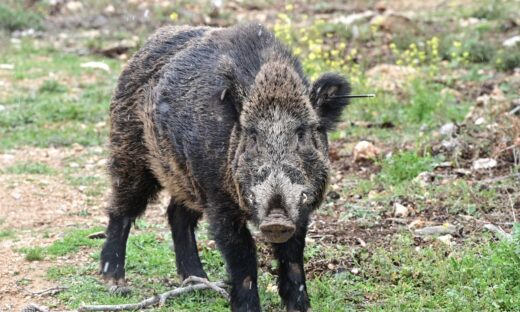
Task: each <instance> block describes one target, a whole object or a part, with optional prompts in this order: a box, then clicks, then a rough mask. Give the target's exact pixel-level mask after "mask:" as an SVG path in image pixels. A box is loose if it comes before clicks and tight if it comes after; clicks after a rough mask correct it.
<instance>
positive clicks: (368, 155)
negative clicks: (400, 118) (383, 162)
mask: <svg viewBox="0 0 520 312" xmlns="http://www.w3.org/2000/svg"><path fill="white" fill-rule="evenodd" d="M380 153H381V150H380V149H379V148H377V147H376V146H375V145H374V144H372V143H370V142H368V141H360V142H358V143H357V144H356V146H354V161H356V162H357V161H361V160H369V159H375V158H376V157H377V156H378V155H379V154H380Z"/></svg>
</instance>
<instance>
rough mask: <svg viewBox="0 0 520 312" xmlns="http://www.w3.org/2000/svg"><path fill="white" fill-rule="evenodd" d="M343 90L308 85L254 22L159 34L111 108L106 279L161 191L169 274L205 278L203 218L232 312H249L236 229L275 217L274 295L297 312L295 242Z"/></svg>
mask: <svg viewBox="0 0 520 312" xmlns="http://www.w3.org/2000/svg"><path fill="white" fill-rule="evenodd" d="M349 92H350V87H349V85H348V83H347V82H346V80H345V79H344V78H342V77H340V76H338V75H336V74H325V75H323V76H322V77H321V78H319V79H318V80H317V81H316V82H315V83H313V84H312V85H311V84H310V83H309V82H308V80H307V78H306V77H305V76H304V74H303V71H302V68H301V65H300V63H299V62H298V60H297V59H296V58H294V57H293V56H292V54H291V53H290V52H289V50H288V49H287V48H286V47H284V46H283V45H282V44H280V43H279V42H278V41H277V40H276V39H275V38H274V36H273V35H272V34H271V33H270V32H269V31H268V30H267V29H265V28H264V27H262V26H260V25H257V24H250V25H239V26H235V27H231V28H209V27H186V26H185V27H165V28H161V29H160V30H158V31H157V32H156V33H155V34H154V35H153V36H152V37H151V38H150V39H149V40H148V42H147V43H146V44H145V45H144V47H143V48H142V49H141V50H140V51H139V52H137V53H136V54H135V55H134V57H133V58H132V59H131V60H130V61H129V64H128V65H127V67H126V68H125V69H124V71H123V73H122V74H121V76H120V78H119V82H118V86H117V88H116V91H115V93H114V96H113V99H112V103H111V107H110V120H111V130H110V161H109V173H110V177H111V184H112V199H111V203H110V206H109V208H108V215H109V217H110V223H109V226H108V229H107V233H108V238H107V241H106V242H105V245H104V248H103V251H102V255H101V258H102V259H101V270H102V273H103V276H104V277H105V279H107V280H108V281H109V282H111V283H112V284H114V282H113V281H117V283H116V284H120V283H122V282H121V281H124V261H125V259H124V258H125V256H124V254H125V246H126V240H127V237H128V232H129V230H130V225H131V222H132V221H133V220H134V219H135V218H136V217H137V216H139V215H140V214H141V213H142V212H143V211H144V210H145V209H146V205H147V203H148V202H150V201H151V200H153V199H154V197H155V196H156V195H157V193H158V192H159V191H160V190H161V189H165V190H166V191H167V192H168V193H169V194H170V195H171V198H172V199H171V204H170V206H169V208H168V220H169V223H170V225H171V228H172V235H173V240H174V244H175V247H176V248H175V251H176V254H177V257H176V261H177V270H178V273H179V274H180V275H181V277H182V278H186V277H188V276H189V275H197V276H201V277H205V276H206V274H205V273H204V270H203V269H202V265H201V262H200V259H199V257H198V254H197V249H196V243H195V235H194V229H195V227H196V224H197V221H198V219H199V218H200V217H201V216H202V214H203V213H204V214H206V215H207V216H208V221H209V223H210V229H211V232H212V234H213V235H214V237H215V240H216V242H217V245H218V247H219V249H220V250H221V252H222V254H223V256H224V258H225V260H226V263H227V267H228V272H229V274H230V279H231V281H230V283H231V286H232V290H231V308H232V310H233V311H259V310H260V303H259V300H258V291H257V272H256V253H255V247H254V241H253V239H252V237H251V234H250V233H249V230H248V228H247V223H246V222H247V221H252V222H253V223H254V224H257V225H258V224H260V223H261V222H262V221H265V220H267V219H268V218H269V216H270V214H275V213H274V212H273V211H276V215H277V216H280V215H282V216H284V218H286V221H285V222H290V223H291V224H294V225H295V226H296V231H295V233H294V235H293V236H292V237H291V238H290V239H288V240H287V241H286V242H283V243H276V244H273V248H274V249H275V254H276V255H277V258H278V260H279V262H280V280H279V282H280V285H279V289H280V295H281V297H282V299H283V301H284V303H285V305H286V306H287V309H288V310H291V311H307V310H308V309H309V307H310V303H309V299H308V296H307V292H306V286H305V273H304V271H303V248H304V242H305V233H306V231H307V224H308V221H309V216H310V213H311V212H312V211H313V210H314V209H316V208H317V207H318V206H319V204H320V203H321V201H322V199H323V194H324V192H325V188H326V183H327V179H328V158H327V155H328V145H327V134H326V131H327V130H330V129H332V128H333V127H334V124H335V123H336V122H337V120H338V119H339V117H340V115H341V110H342V109H343V107H344V106H345V105H346V104H347V102H346V100H341V99H334V100H333V99H330V98H328V97H329V96H331V95H344V94H348V93H349ZM279 212H280V213H281V214H280V213H279ZM244 285H247V287H246V286H244Z"/></svg>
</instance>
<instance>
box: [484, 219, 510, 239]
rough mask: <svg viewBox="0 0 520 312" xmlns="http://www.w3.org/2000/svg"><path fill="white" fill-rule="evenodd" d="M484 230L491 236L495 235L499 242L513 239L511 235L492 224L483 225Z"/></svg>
mask: <svg viewBox="0 0 520 312" xmlns="http://www.w3.org/2000/svg"><path fill="white" fill-rule="evenodd" d="M484 228H485V229H486V230H488V231H490V232H492V233H493V234H495V235H496V236H497V237H498V238H499V239H501V240H511V239H513V235H511V234H509V233H507V232H506V231H504V230H502V228H501V227H499V226H496V225H494V224H491V223H489V224H484Z"/></svg>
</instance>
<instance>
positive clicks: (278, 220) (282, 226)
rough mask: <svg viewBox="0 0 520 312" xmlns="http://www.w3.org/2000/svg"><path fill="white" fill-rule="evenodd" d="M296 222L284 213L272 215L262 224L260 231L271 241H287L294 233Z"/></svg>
mask: <svg viewBox="0 0 520 312" xmlns="http://www.w3.org/2000/svg"><path fill="white" fill-rule="evenodd" d="M295 229H296V227H295V226H294V223H293V222H292V221H290V220H288V219H287V218H286V217H284V216H282V215H278V214H277V215H270V216H268V217H267V218H266V219H265V220H263V221H262V223H261V224H260V231H262V235H263V236H264V237H265V239H266V240H267V241H268V242H270V243H285V242H286V241H288V240H289V238H291V236H292V235H293V234H294V231H295Z"/></svg>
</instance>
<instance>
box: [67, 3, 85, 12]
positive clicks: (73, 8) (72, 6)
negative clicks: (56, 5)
mask: <svg viewBox="0 0 520 312" xmlns="http://www.w3.org/2000/svg"><path fill="white" fill-rule="evenodd" d="M65 8H66V9H67V10H68V11H69V12H78V11H80V10H82V9H83V3H81V1H71V2H67V4H65Z"/></svg>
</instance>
